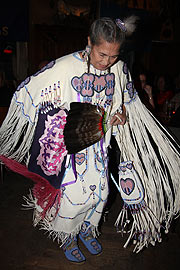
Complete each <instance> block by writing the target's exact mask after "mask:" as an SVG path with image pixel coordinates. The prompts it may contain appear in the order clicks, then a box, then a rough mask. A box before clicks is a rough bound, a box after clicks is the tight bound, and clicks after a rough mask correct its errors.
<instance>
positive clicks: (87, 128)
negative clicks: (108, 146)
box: [64, 102, 108, 154]
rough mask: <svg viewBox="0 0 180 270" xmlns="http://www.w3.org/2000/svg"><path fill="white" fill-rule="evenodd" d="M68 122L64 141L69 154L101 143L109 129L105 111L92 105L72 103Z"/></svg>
mask: <svg viewBox="0 0 180 270" xmlns="http://www.w3.org/2000/svg"><path fill="white" fill-rule="evenodd" d="M66 121H67V123H66V125H65V128H64V141H65V145H66V149H67V150H68V154H74V153H77V152H79V151H81V150H83V149H85V148H87V147H89V146H90V145H92V144H94V143H96V142H98V141H100V140H101V138H102V137H103V136H104V134H105V132H106V130H107V128H108V126H107V123H106V113H105V111H104V109H103V108H102V107H99V106H96V105H92V104H90V103H81V102H72V103H71V104H70V110H69V113H68V116H67V118H66Z"/></svg>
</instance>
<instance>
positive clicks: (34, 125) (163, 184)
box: [0, 16, 180, 263]
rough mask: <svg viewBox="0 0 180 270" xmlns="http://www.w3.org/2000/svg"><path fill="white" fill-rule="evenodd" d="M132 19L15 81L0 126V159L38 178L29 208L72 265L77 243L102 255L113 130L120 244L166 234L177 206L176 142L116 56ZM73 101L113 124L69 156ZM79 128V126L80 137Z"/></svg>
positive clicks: (102, 26) (97, 29)
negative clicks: (68, 127)
mask: <svg viewBox="0 0 180 270" xmlns="http://www.w3.org/2000/svg"><path fill="white" fill-rule="evenodd" d="M135 22H136V18H135V17H134V16H130V17H128V18H127V19H125V20H124V21H121V20H120V19H116V20H114V19H111V18H100V19H97V20H96V21H94V22H93V24H92V25H91V28H90V34H89V37H88V46H87V48H86V49H85V51H82V52H81V51H80V52H75V53H72V54H70V55H66V56H64V57H61V58H60V59H57V60H55V61H52V62H51V63H49V64H47V65H46V66H45V67H43V68H42V69H41V70H40V71H39V72H37V73H36V74H34V75H32V76H30V77H28V78H27V79H26V80H25V81H24V82H22V83H21V84H20V85H19V87H18V88H17V90H16V92H15V93H14V96H13V99H12V102H11V106H10V109H9V112H8V115H7V117H6V119H5V121H4V122H3V125H2V127H1V129H0V135H1V137H0V140H1V152H0V154H1V156H0V159H1V161H2V162H3V163H4V164H5V165H6V166H7V167H9V168H10V169H12V170H14V171H16V172H19V173H21V174H23V175H25V176H26V177H30V178H32V179H33V180H34V181H35V185H34V188H33V189H32V192H31V194H30V195H29V197H28V198H27V200H26V203H27V207H29V208H34V215H33V219H34V220H33V222H34V226H36V225H39V226H40V227H41V228H43V229H44V230H46V231H48V232H49V235H50V236H52V239H53V240H55V239H57V241H58V242H59V243H60V246H61V247H62V249H63V251H64V253H65V256H66V257H67V259H68V260H69V261H71V262H76V263H82V262H84V261H85V256H84V255H83V254H82V252H81V250H80V249H79V246H78V241H82V242H83V243H84V245H85V246H86V247H87V249H88V250H89V252H90V253H91V254H93V255H97V254H100V253H101V252H102V246H101V244H100V243H99V242H98V240H97V235H98V224H99V221H100V218H101V215H102V212H103V208H104V206H105V205H106V201H107V196H108V153H107V148H108V145H109V143H110V138H111V135H112V134H113V135H114V136H115V138H116V140H117V143H118V145H119V148H120V149H121V156H120V165H119V174H120V179H119V185H117V188H118V189H119V191H120V193H121V196H122V198H123V200H124V207H123V209H122V210H121V212H120V215H119V217H118V219H117V222H116V226H117V227H118V226H119V222H120V224H121V228H118V229H119V230H121V231H122V232H124V231H125V230H126V227H127V228H128V230H129V232H130V235H129V238H128V240H127V242H126V243H125V246H127V244H128V242H129V241H130V240H131V239H134V243H135V242H136V245H135V251H137V252H138V251H140V250H141V249H142V248H143V247H144V246H147V245H148V244H149V243H151V244H154V242H155V241H157V240H158V241H160V238H161V236H160V230H161V228H162V225H163V228H165V230H166V231H168V228H169V225H170V222H171V220H172V218H173V216H174V215H176V214H177V213H178V212H179V208H180V196H179V183H180V181H179V176H178V169H179V166H180V156H179V152H178V145H177V144H176V142H175V141H174V140H173V138H171V136H170V135H169V134H168V133H167V132H166V130H165V129H164V128H163V126H161V125H160V124H159V122H158V121H157V120H156V119H155V118H154V116H153V115H152V114H151V112H149V111H148V110H147V108H146V107H145V106H144V105H143V104H142V103H141V101H140V99H139V97H138V95H137V92H136V90H135V89H134V87H133V82H132V79H131V75H130V73H129V70H128V68H127V65H126V64H125V63H124V62H122V61H121V60H119V50H120V48H121V46H122V44H123V43H124V41H125V39H126V37H127V36H128V35H130V34H132V33H133V31H134V30H135ZM72 102H77V103H90V104H93V105H96V106H97V111H98V110H99V108H102V109H103V110H104V112H106V115H107V119H108V120H107V121H109V122H110V128H109V129H108V130H107V131H106V134H105V136H103V137H102V139H101V140H100V141H98V142H96V143H94V144H93V145H91V146H89V147H87V148H85V149H83V150H81V151H79V152H77V153H68V150H67V149H66V144H65V142H64V132H63V131H64V128H65V126H66V124H67V119H68V112H69V110H70V107H71V105H72ZM78 113H79V117H81V112H80V111H78ZM76 117H77V118H76V119H78V115H76ZM87 118H88V112H87ZM76 131H77V130H76ZM89 131H90V135H92V136H93V135H94V134H93V131H94V130H89ZM83 132H84V131H83V130H82V128H81V127H80V128H79V135H80V136H81V137H82V139H83V138H84V133H83ZM72 134H73V133H72ZM72 136H73V135H72ZM74 144H76V142H75V141H74ZM128 210H130V211H128ZM127 211H128V212H129V213H131V215H132V219H131V218H129V217H128V216H127V213H128V212H127Z"/></svg>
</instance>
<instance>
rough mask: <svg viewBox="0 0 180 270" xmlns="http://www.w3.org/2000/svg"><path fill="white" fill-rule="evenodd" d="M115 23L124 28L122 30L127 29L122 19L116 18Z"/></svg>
mask: <svg viewBox="0 0 180 270" xmlns="http://www.w3.org/2000/svg"><path fill="white" fill-rule="evenodd" d="M115 23H116V25H117V26H118V27H119V28H120V29H121V30H122V32H126V31H127V29H126V26H125V24H124V23H123V22H122V21H121V20H120V19H116V20H115Z"/></svg>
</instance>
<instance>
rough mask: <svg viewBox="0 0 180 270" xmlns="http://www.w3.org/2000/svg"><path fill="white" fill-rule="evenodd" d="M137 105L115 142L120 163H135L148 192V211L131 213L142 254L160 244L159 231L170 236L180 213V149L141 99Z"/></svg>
mask: <svg viewBox="0 0 180 270" xmlns="http://www.w3.org/2000/svg"><path fill="white" fill-rule="evenodd" d="M135 103H136V104H134V103H133V102H132V103H131V104H129V105H127V106H126V110H127V114H128V118H129V123H127V124H126V125H125V126H124V127H120V128H119V133H117V135H116V139H117V142H118V144H119V148H120V150H121V159H122V160H125V161H126V160H132V161H133V164H134V167H135V169H136V171H137V172H138V174H139V176H140V178H141V181H142V184H143V186H144V190H145V197H144V203H145V207H142V208H141V209H139V211H132V210H131V214H132V217H133V225H132V228H131V233H130V238H131V239H134V237H135V235H139V236H138V238H137V239H136V247H135V251H136V252H139V251H140V250H141V249H142V248H143V247H144V246H147V245H148V244H149V243H151V244H152V243H155V242H156V241H159V239H160V229H161V228H164V230H165V232H166V233H167V232H168V229H169V226H170V224H171V221H172V219H173V217H174V216H175V215H177V214H178V213H179V212H180V192H179V190H180V180H179V168H180V146H179V145H178V143H177V142H176V141H175V140H174V138H173V136H172V135H171V134H170V133H169V132H168V131H167V130H166V129H165V128H164V127H163V126H162V125H161V124H160V123H159V122H158V120H157V119H156V118H155V117H154V116H153V115H152V114H151V112H149V111H148V110H147V109H146V108H145V106H144V105H143V104H142V103H141V102H140V100H139V98H138V97H137V100H136V101H135ZM123 211H124V210H123ZM123 215H124V217H125V213H123V212H121V213H120V216H119V218H118V220H117V222H116V225H118V223H119V222H120V223H121V225H123V224H124V222H125V223H126V218H124V217H123ZM123 226H124V225H123ZM162 226H163V227H162ZM140 234H141V237H140ZM129 241H130V239H129V240H128V242H129ZM125 246H127V244H125Z"/></svg>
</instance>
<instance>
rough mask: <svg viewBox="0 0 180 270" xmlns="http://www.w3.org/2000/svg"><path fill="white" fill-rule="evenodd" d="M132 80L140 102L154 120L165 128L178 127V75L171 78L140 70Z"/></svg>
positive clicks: (167, 75)
mask: <svg viewBox="0 0 180 270" xmlns="http://www.w3.org/2000/svg"><path fill="white" fill-rule="evenodd" d="M133 80H134V85H135V89H136V91H137V92H138V94H139V97H140V99H141V101H142V102H143V103H144V105H145V106H146V107H147V108H148V109H149V110H150V111H151V112H152V113H153V114H154V115H155V116H156V118H157V119H158V120H159V121H160V122H161V123H162V124H165V125H167V126H175V127H180V117H179V112H180V73H178V74H176V75H175V76H174V77H172V76H171V75H169V74H161V73H159V74H152V73H151V72H149V71H148V70H146V69H145V68H140V69H138V71H136V72H134V73H133Z"/></svg>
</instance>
